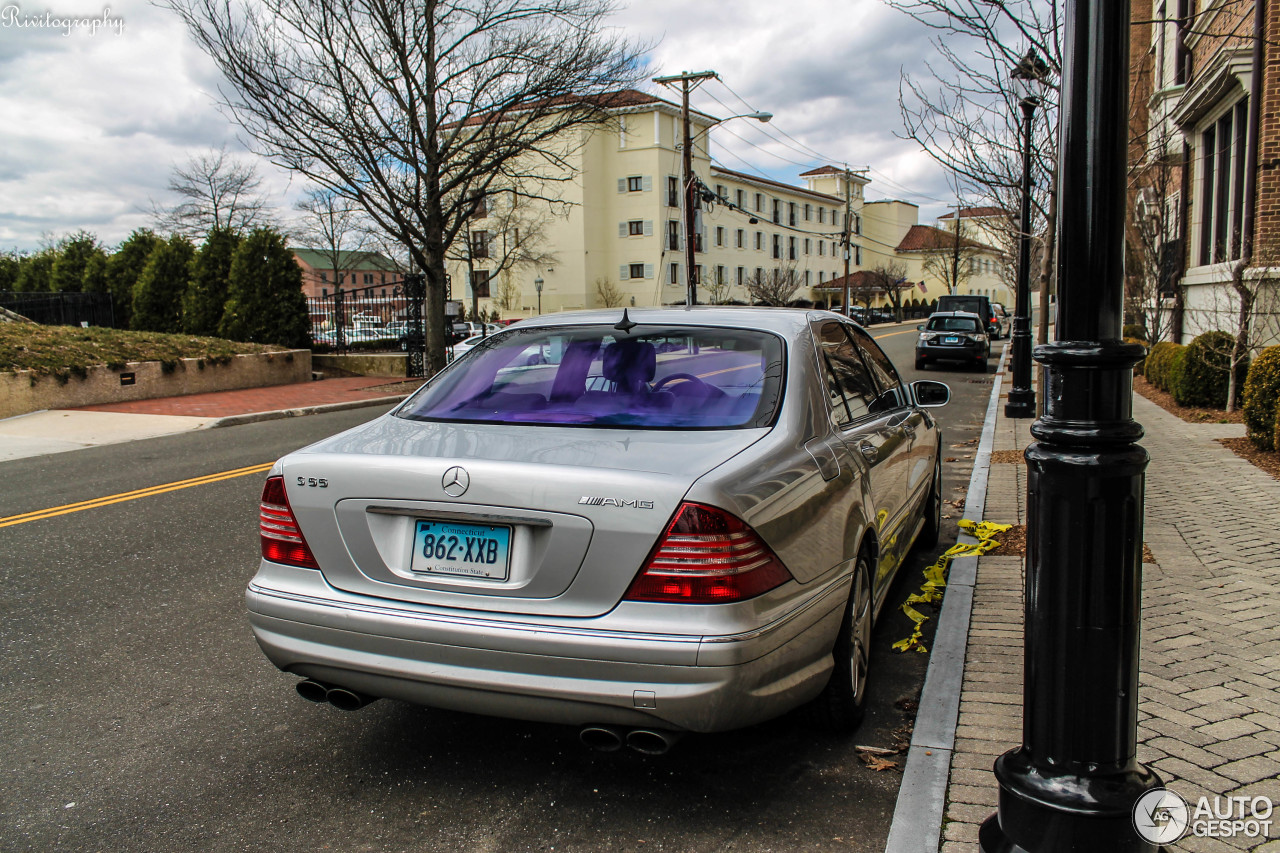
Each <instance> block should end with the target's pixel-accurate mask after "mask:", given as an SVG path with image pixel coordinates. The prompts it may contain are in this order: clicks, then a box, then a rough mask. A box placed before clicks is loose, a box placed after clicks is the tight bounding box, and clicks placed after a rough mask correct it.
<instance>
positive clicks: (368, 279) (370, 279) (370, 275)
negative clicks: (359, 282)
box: [364, 272, 373, 284]
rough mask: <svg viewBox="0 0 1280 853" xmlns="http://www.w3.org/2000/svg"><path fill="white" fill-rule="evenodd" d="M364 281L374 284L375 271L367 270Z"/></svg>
mask: <svg viewBox="0 0 1280 853" xmlns="http://www.w3.org/2000/svg"><path fill="white" fill-rule="evenodd" d="M364 283H365V284H373V273H371V272H367V273H365V274H364Z"/></svg>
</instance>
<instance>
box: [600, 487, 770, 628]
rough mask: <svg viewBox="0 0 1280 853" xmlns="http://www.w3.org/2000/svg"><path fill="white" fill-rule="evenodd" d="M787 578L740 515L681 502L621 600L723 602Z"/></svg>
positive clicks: (765, 589)
mask: <svg viewBox="0 0 1280 853" xmlns="http://www.w3.org/2000/svg"><path fill="white" fill-rule="evenodd" d="M789 580H791V573H790V572H789V571H787V569H786V567H785V566H784V565H782V561H781V560H779V559H778V557H777V555H775V554H774V553H773V551H771V550H770V549H769V546H768V545H766V544H765V543H764V540H763V539H761V538H760V537H759V536H758V535H757V534H756V532H755V531H754V530H752V529H751V528H750V527H749V526H748V525H747V524H746V523H745V522H743V521H742V520H741V519H738V518H736V517H734V516H732V515H730V514H729V513H727V512H725V511H724V510H722V509H717V508H716V507H711V506H705V505H703V504H695V503H683V504H681V505H680V508H679V509H678V510H676V515H675V518H673V519H672V520H671V524H670V525H668V527H667V530H666V533H664V534H663V536H662V539H661V540H659V542H658V546H657V547H656V548H655V549H654V550H653V553H652V554H650V555H649V559H648V560H647V561H646V562H645V565H644V569H643V570H642V571H641V572H640V574H639V575H638V576H637V577H636V579H635V580H634V581H633V582H632V583H631V588H630V589H629V590H627V594H626V596H625V598H626V599H627V600H629V601H666V602H674V603H678V604H725V603H730V602H734V601H744V600H746V599H748V598H754V597H755V596H757V595H760V594H761V593H764V592H768V591H769V590H771V589H774V588H775V587H779V586H781V585H782V584H784V583H786V582H787V581H789Z"/></svg>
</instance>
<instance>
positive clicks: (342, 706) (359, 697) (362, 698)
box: [325, 687, 378, 711]
mask: <svg viewBox="0 0 1280 853" xmlns="http://www.w3.org/2000/svg"><path fill="white" fill-rule="evenodd" d="M325 698H326V699H328V700H329V704H330V705H332V706H333V707H335V708H337V709H339V710H342V711H359V710H360V709H361V708H363V707H364V706H365V705H368V704H369V703H370V702H373V701H375V700H376V699H377V698H378V697H376V696H366V695H364V694H363V693H357V692H355V691H354V690H347V689H346V688H345V687H331V688H329V692H328V693H327V694H325Z"/></svg>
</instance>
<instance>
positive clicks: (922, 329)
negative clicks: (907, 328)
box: [916, 326, 924, 332]
mask: <svg viewBox="0 0 1280 853" xmlns="http://www.w3.org/2000/svg"><path fill="white" fill-rule="evenodd" d="M916 331H917V332H923V331H924V326H916Z"/></svg>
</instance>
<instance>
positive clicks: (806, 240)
mask: <svg viewBox="0 0 1280 853" xmlns="http://www.w3.org/2000/svg"><path fill="white" fill-rule="evenodd" d="M812 247H813V241H812V240H810V239H809V238H808V237H805V238H804V253H805V254H806V255H810V254H813V253H812V251H811V249H812Z"/></svg>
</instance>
